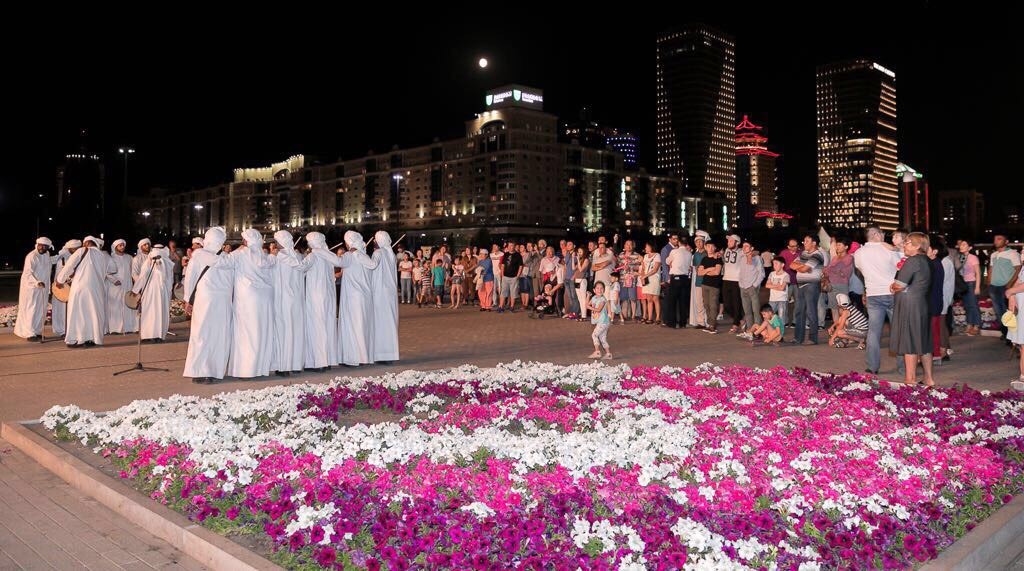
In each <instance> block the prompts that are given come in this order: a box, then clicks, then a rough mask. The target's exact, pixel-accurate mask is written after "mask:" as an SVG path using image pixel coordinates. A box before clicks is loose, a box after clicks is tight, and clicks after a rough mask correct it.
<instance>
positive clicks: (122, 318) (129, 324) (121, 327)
mask: <svg viewBox="0 0 1024 571" xmlns="http://www.w3.org/2000/svg"><path fill="white" fill-rule="evenodd" d="M126 245H127V244H126V242H125V241H124V240H120V239H119V240H114V242H113V243H112V244H110V260H111V261H112V262H113V263H114V266H115V267H116V268H117V271H116V272H115V273H113V274H111V275H109V276H107V332H108V333H120V334H122V335H123V334H125V333H135V332H136V331H138V330H139V319H138V314H136V312H135V310H134V309H131V308H130V307H128V306H127V305H125V303H124V294H126V293H128V292H130V291H132V262H133V260H132V257H131V256H129V255H128V254H125V253H124V249H125V246H126ZM115 282H120V285H114V284H115Z"/></svg>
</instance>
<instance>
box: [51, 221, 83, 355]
mask: <svg viewBox="0 0 1024 571" xmlns="http://www.w3.org/2000/svg"><path fill="white" fill-rule="evenodd" d="M81 247H82V241H81V240H68V241H67V242H64V247H63V248H61V250H60V252H57V255H56V256H54V257H53V261H54V263H55V264H56V266H55V269H54V274H53V275H54V277H56V275H57V274H59V273H60V271H61V270H63V269H64V264H66V263H67V261H68V258H70V257H71V254H74V253H75V250H77V249H79V248H81ZM58 287H60V286H58ZM67 321H68V304H67V303H66V302H63V301H61V300H59V299H57V298H56V297H54V298H53V301H52V303H51V307H50V329H53V334H54V335H56V336H58V337H63V336H64V329H65V327H66V326H67Z"/></svg>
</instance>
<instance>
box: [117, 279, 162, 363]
mask: <svg viewBox="0 0 1024 571" xmlns="http://www.w3.org/2000/svg"><path fill="white" fill-rule="evenodd" d="M151 275H152V274H151ZM148 286H149V280H148V279H147V280H146V287H148ZM146 287H143V288H142V291H140V292H139V293H140V294H142V293H143V291H145V289H146ZM137 313H138V319H139V357H138V360H137V361H136V362H135V366H134V367H132V368H130V369H125V370H123V371H118V372H116V373H114V374H113V376H115V377H116V376H118V375H123V374H125V373H131V372H132V371H141V372H143V373H146V372H151V371H163V372H164V373H166V372H167V371H168V369H160V368H158V367H147V366H145V365H143V364H142V299H141V298H140V299H139V308H138V310H137Z"/></svg>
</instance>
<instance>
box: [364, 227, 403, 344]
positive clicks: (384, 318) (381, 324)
mask: <svg viewBox="0 0 1024 571" xmlns="http://www.w3.org/2000/svg"><path fill="white" fill-rule="evenodd" d="M374 239H375V240H376V242H377V249H376V250H374V252H373V261H374V262H375V263H376V264H377V267H376V268H375V269H374V270H373V274H372V275H371V277H370V279H371V284H370V286H371V290H370V291H372V292H373V360H374V361H375V362H391V361H397V360H398V286H397V285H396V283H395V271H396V265H395V253H394V252H392V251H391V235H390V234H388V233H387V232H385V231H384V230H381V231H380V232H377V233H376V234H375V235H374Z"/></svg>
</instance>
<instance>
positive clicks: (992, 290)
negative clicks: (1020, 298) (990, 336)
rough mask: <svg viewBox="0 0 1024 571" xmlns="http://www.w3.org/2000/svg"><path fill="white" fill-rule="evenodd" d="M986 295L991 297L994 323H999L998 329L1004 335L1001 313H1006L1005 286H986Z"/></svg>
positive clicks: (1004, 328)
mask: <svg viewBox="0 0 1024 571" xmlns="http://www.w3.org/2000/svg"><path fill="white" fill-rule="evenodd" d="M988 297H989V298H991V299H992V310H993V311H995V312H996V323H999V324H1000V325H999V330H1000V331H1002V332H1003V335H1004V336H1005V335H1006V327H1004V326H1003V325H1002V319H1003V314H1004V313H1006V309H1007V302H1006V286H1004V285H1001V286H995V285H990V286H988Z"/></svg>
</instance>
